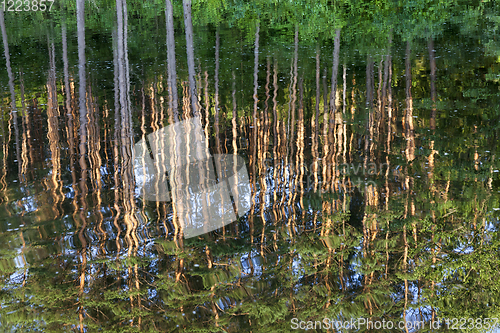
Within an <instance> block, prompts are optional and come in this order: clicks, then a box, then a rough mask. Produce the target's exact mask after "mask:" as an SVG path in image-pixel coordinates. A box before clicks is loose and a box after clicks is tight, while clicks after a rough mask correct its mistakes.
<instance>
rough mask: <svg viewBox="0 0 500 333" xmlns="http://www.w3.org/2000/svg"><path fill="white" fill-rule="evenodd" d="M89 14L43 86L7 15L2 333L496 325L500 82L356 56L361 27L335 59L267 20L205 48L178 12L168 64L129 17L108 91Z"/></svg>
mask: <svg viewBox="0 0 500 333" xmlns="http://www.w3.org/2000/svg"><path fill="white" fill-rule="evenodd" d="M83 5H84V2H83V1H77V8H76V9H77V11H76V12H77V16H76V17H77V45H76V48H75V49H74V51H75V52H74V51H72V50H73V47H72V45H71V39H70V38H69V36H70V35H71V34H72V33H73V31H72V30H70V29H73V28H70V27H71V25H69V24H68V25H67V26H68V27H66V24H65V23H63V24H61V30H58V31H59V32H53V33H54V34H55V36H54V35H50V34H49V36H50V37H49V38H48V40H47V41H48V44H47V46H48V47H45V46H44V48H43V51H40V50H39V51H37V52H40V53H43V55H44V56H45V58H44V59H47V61H46V63H45V64H44V66H45V67H46V68H47V69H48V70H44V72H43V75H47V77H46V78H45V77H44V78H43V82H42V83H40V84H39V83H32V82H30V80H28V79H27V77H29V75H31V74H30V73H29V72H28V71H27V70H26V68H28V67H26V68H25V69H24V70H22V69H19V70H18V69H17V67H16V66H18V65H17V64H15V63H14V61H12V63H11V57H14V56H13V53H12V54H11V53H10V52H11V51H9V44H8V43H7V31H8V30H6V27H5V22H4V16H3V15H4V14H3V12H0V26H1V29H2V37H3V41H4V55H5V58H6V68H7V74H6V75H7V78H8V80H5V82H6V84H8V86H9V91H8V94H7V95H6V98H4V99H3V101H2V103H3V104H2V105H3V106H4V108H5V110H8V111H7V112H5V115H8V117H4V119H2V124H1V125H2V126H1V133H0V134H1V144H2V150H1V155H2V167H1V170H0V172H1V175H0V184H1V185H0V193H1V196H0V198H1V200H0V214H1V217H2V219H1V221H0V238H1V240H2V241H1V244H2V247H1V249H0V250H1V253H2V257H1V259H0V285H1V292H0V299H1V301H0V306H1V308H0V316H1V322H0V323H1V326H2V328H4V327H5V330H9V329H11V328H12V329H11V330H19V331H29V330H30V329H31V330H35V329H38V330H46V331H50V330H52V331H63V330H68V331H69V330H73V331H75V330H76V331H80V332H93V331H96V330H99V329H105V330H110V331H125V330H130V331H148V330H151V331H176V330H177V331H182V330H186V331H195V330H200V331H202V330H203V329H206V328H207V327H209V328H215V331H218V330H223V331H227V332H240V331H255V332H258V331H263V330H264V329H268V330H272V331H279V330H281V331H288V330H289V327H290V321H291V319H292V318H299V319H300V320H322V319H323V318H331V319H339V320H350V319H351V318H359V317H365V318H370V319H371V320H381V319H384V320H392V321H394V322H397V321H405V322H414V321H416V320H423V321H425V322H426V323H427V324H429V323H431V322H434V323H436V322H438V318H443V317H446V316H448V317H458V315H459V314H460V315H461V316H463V313H466V314H467V316H470V317H477V318H479V317H491V318H495V317H496V316H498V312H499V311H498V305H497V303H498V302H497V300H498V297H500V294H499V293H498V288H497V286H496V282H495V279H492V276H491V274H490V273H489V272H490V271H491V272H495V270H496V268H497V267H498V264H499V260H498V248H499V244H498V240H497V238H498V237H497V227H498V225H497V224H498V216H497V215H496V213H495V212H496V211H497V210H498V203H499V200H498V193H497V192H498V172H497V171H498V160H497V159H496V158H495V155H496V139H495V138H496V136H497V129H496V127H494V125H491V120H488V119H487V118H481V117H482V116H481V117H478V116H477V115H476V114H475V113H470V111H468V109H470V108H474V112H476V113H478V114H479V112H482V113H481V115H483V114H484V117H491V114H490V113H488V112H489V111H488V110H490V109H494V107H496V105H497V104H496V103H497V102H499V101H498V96H497V95H498V94H497V92H498V84H497V83H492V82H490V83H485V80H483V78H482V76H481V75H482V74H481V75H479V74H478V76H477V77H478V78H477V79H474V80H476V81H474V80H467V78H468V75H469V74H467V73H469V72H470V71H472V72H473V71H474V70H477V71H479V72H480V73H482V72H481V71H480V69H478V68H476V67H474V66H476V65H471V63H470V62H467V61H463V62H460V64H459V65H457V64H456V63H454V61H455V58H454V56H453V55H447V53H448V52H446V51H444V50H445V49H446V48H449V49H450V50H453V48H457V45H456V44H454V42H453V40H449V39H448V37H446V36H439V35H432V36H427V35H425V38H424V39H422V40H420V39H416V38H413V39H410V38H408V39H401V38H400V37H401V36H398V35H397V34H396V32H395V31H393V30H392V29H391V30H390V31H387V32H386V33H385V32H384V34H383V36H382V37H381V38H380V40H381V42H380V45H378V46H377V47H375V46H372V47H371V48H369V49H364V51H362V52H361V51H359V50H358V48H357V47H358V46H359V45H355V46H356V47H355V48H356V50H355V51H353V49H352V48H353V45H351V43H354V42H350V41H349V40H348V39H347V38H346V37H344V36H347V34H349V29H348V27H342V29H341V28H338V29H335V30H334V31H333V32H332V34H333V38H332V43H331V45H329V44H328V43H325V42H324V41H322V40H320V39H318V40H317V41H316V40H315V41H314V42H312V43H311V41H310V40H308V39H307V38H304V35H303V31H302V29H303V26H301V25H298V24H297V25H293V27H292V28H291V30H290V31H288V35H283V38H284V39H285V41H282V40H278V41H276V40H273V41H272V42H270V37H269V36H270V34H269V29H268V27H267V26H266V24H265V21H263V20H261V19H255V20H253V21H251V22H250V23H248V27H249V28H248V31H249V33H247V32H245V33H242V32H235V30H234V29H228V28H227V27H226V26H225V25H223V24H221V23H219V22H218V21H217V22H216V24H214V26H213V29H212V28H210V29H207V30H203V31H198V30H196V28H195V29H193V26H192V24H193V21H194V22H196V18H197V16H196V15H199V13H198V12H197V11H196V10H198V9H196V10H195V8H194V7H193V8H191V2H190V1H183V14H184V22H183V23H184V24H182V20H179V22H175V21H174V14H175V11H174V9H173V6H172V3H171V1H170V0H167V1H166V12H165V18H166V25H165V26H164V27H166V28H163V29H165V39H163V37H162V39H161V40H162V42H161V43H162V45H165V44H164V43H165V40H166V48H167V49H166V50H165V51H166V52H165V57H164V59H163V58H162V59H163V60H164V61H166V62H165V63H164V64H163V63H162V64H142V63H141V61H142V60H138V59H140V57H139V58H137V54H136V52H137V50H135V48H136V45H137V44H135V43H136V42H137V41H136V40H135V39H134V38H135V37H132V36H130V37H129V36H128V32H129V31H132V30H129V29H131V28H130V27H129V22H128V20H129V18H130V20H132V19H133V16H134V15H135V10H136V9H135V7H134V15H132V14H130V17H129V15H128V10H129V7H127V1H125V0H117V1H116V13H117V16H116V25H115V26H114V28H113V29H112V32H111V33H109V34H110V35H111V39H112V45H107V44H105V47H106V48H107V49H106V50H108V51H110V52H111V51H112V55H111V53H110V56H109V59H107V60H106V61H103V62H105V66H106V67H108V66H110V64H111V61H112V62H113V66H112V68H113V69H112V70H113V72H112V73H111V69H109V70H107V72H106V71H103V73H100V72H98V71H97V70H96V71H94V66H95V68H97V67H98V64H99V59H95V55H93V53H92V52H89V51H90V50H92V51H93V50H95V48H97V46H96V44H94V43H95V41H94V40H93V39H91V38H89V34H88V31H87V35H86V29H85V23H86V22H85V21H84V17H85V13H84V7H83ZM129 5H130V6H132V5H131V4H130V2H129ZM130 8H132V7H130ZM191 10H193V12H191ZM130 13H132V9H130ZM162 15H163V14H162ZM176 19H177V18H176ZM179 25H180V26H184V27H185V30H184V31H179V33H178V34H177V35H175V34H174V28H176V27H178V26H179ZM67 30H68V31H67ZM87 30H88V29H87ZM70 31H71V33H70ZM197 33H199V35H197ZM58 34H61V36H59V35H58ZM106 34H108V33H107V32H106ZM203 34H205V35H204V36H205V37H204V38H206V39H207V40H203V41H197V38H198V37H197V36H202V35H203ZM45 36H46V35H45ZM234 36H237V38H236V37H234ZM59 37H60V39H58V38H59ZM109 37H110V36H107V38H109ZM174 37H175V38H174ZM45 38H46V37H44V39H45ZM184 38H185V40H186V43H187V44H186V46H185V47H186V52H187V56H186V57H179V55H180V54H183V52H184V51H183V47H184V46H183V44H177V45H176V42H179V40H183V39H184ZM200 38H201V37H200ZM245 38H246V39H245ZM235 40H236V41H235ZM106 43H107V42H106ZM144 43H146V44H147V45H150V44H149V43H150V41H144ZM151 43H152V42H151ZM474 43H475V42H474ZM68 44H69V45H68ZM44 45H46V44H45V40H44ZM129 45H130V49H129ZM132 45H133V46H132ZM59 48H61V50H59ZM176 49H177V52H178V53H177V54H176V53H175V51H176ZM207 50H208V51H207ZM86 51H87V52H86ZM450 52H451V51H450ZM58 55H59V56H58ZM58 57H62V61H61V63H60V61H59V60H58V59H59V58H58ZM427 57H428V58H427ZM477 60H478V61H480V62H481V65H477V66H487V65H488V66H489V65H490V64H491V63H495V61H496V60H491V59H489V58H487V57H478V59H477ZM460 61H462V60H460ZM129 62H130V63H129ZM195 64H196V66H195ZM76 65H77V66H76ZM73 66H74V67H73ZM141 66H142V67H141ZM446 66H448V67H449V68H452V69H453V71H454V72H453V75H452V76H448V74H442V73H441V71H438V68H439V69H441V68H445V67H446ZM461 66H463V68H462V67H461ZM59 67H61V68H59ZM164 71H166V74H167V75H166V79H165V75H164V74H163V73H164ZM330 71H331V77H330V76H329V73H330ZM450 71H451V69H450ZM14 72H16V73H17V72H19V82H16V79H15V77H14ZM105 72H106V73H105ZM111 75H113V78H112V79H110V77H111ZM450 75H451V74H450ZM76 76H77V80H75V77H76ZM108 76H109V77H108ZM474 77H476V76H474ZM450 78H451V79H450ZM450 80H451V81H450ZM75 81H76V84H78V91H75V89H76V87H75ZM458 81H461V82H465V83H467V84H469V83H468V82H469V81H474V82H472V83H470V84H471V85H474V84H477V87H476V86H471V87H468V86H467V87H468V88H467V87H465V88H467V89H472V90H471V91H472V92H469V93H468V94H470V95H471V96H472V97H473V98H476V99H473V98H472V97H470V98H469V97H467V98H465V97H464V96H465V95H463V94H462V90H460V89H462V88H463V89H465V88H464V87H460V89H458V88H457V89H455V84H458V83H457V82H458ZM465 83H463V84H465ZM17 84H19V86H17ZM163 87H165V89H164V88H163ZM111 89H114V91H113V92H111ZM474 89H476V90H474ZM480 89H482V90H480ZM40 91H42V93H40ZM438 92H439V94H438ZM480 92H481V93H482V94H486V93H489V94H490V95H488V96H490V97H489V98H490V99H491V100H487V99H483V98H480V97H478V96H479V95H478V94H480ZM178 94H181V95H182V96H178ZM464 94H465V93H464ZM474 94H476V95H474ZM495 94H496V95H495ZM77 96H78V97H77ZM457 96H458V97H457ZM474 96H475V97H474ZM198 98H200V100H198ZM167 101H168V102H167ZM474 101H476V102H474ZM179 103H182V105H181V106H180V105H179ZM459 109H460V110H459ZM18 110H19V111H22V124H18V119H21V118H18V117H17V115H18V112H17V111H18ZM5 120H7V121H5ZM447 122H449V123H450V124H453V126H451V125H450V126H449V127H445V126H444V125H443V124H444V123H447ZM457 124H459V126H455V125H457ZM12 126H13V129H14V130H13V131H12ZM18 126H20V128H21V129H22V133H19V128H18ZM454 127H460V130H457V129H456V128H454ZM11 132H13V136H14V138H13V139H12V138H11V136H12V133H11ZM450 138H452V139H453V140H452V141H454V142H452V143H450V142H449V141H450ZM462 142H464V143H463V144H462ZM13 146H15V147H16V156H12V155H13V154H9V150H10V151H13ZM13 170H14V171H13ZM20 318H21V319H20ZM406 331H407V332H410V331H415V330H412V329H406Z"/></svg>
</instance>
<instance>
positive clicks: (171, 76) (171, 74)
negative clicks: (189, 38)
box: [165, 0, 179, 122]
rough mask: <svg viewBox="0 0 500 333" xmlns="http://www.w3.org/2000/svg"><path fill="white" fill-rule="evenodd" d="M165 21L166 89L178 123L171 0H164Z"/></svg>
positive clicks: (170, 106)
mask: <svg viewBox="0 0 500 333" xmlns="http://www.w3.org/2000/svg"><path fill="white" fill-rule="evenodd" d="M165 2H166V10H165V19H166V24H167V63H168V89H169V108H170V109H171V110H172V113H173V115H174V121H175V122H177V121H179V111H178V107H179V100H178V95H177V72H176V65H175V38H174V14H173V12H174V10H173V7H172V2H171V0H165Z"/></svg>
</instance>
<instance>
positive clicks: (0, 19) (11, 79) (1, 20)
mask: <svg viewBox="0 0 500 333" xmlns="http://www.w3.org/2000/svg"><path fill="white" fill-rule="evenodd" d="M0 28H1V30H2V39H3V48H4V55H5V65H6V67H7V75H8V77H9V89H10V98H11V111H10V112H11V114H12V121H13V124H14V135H15V139H16V158H17V166H18V178H19V181H21V167H22V166H21V149H20V148H21V147H20V144H19V128H18V125H17V108H16V93H15V89H14V75H13V73H12V67H11V65H10V52H9V42H8V40H7V31H6V29H5V20H4V14H3V10H1V11H0Z"/></svg>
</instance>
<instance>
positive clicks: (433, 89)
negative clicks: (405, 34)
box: [427, 37, 436, 130]
mask: <svg viewBox="0 0 500 333" xmlns="http://www.w3.org/2000/svg"><path fill="white" fill-rule="evenodd" d="M427 47H428V49H429V63H430V68H431V100H432V111H431V120H430V123H431V124H430V125H431V126H430V127H431V130H435V129H436V54H435V52H436V51H435V50H434V41H433V40H432V37H431V38H429V41H428V42H427Z"/></svg>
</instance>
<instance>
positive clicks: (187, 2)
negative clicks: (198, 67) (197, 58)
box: [182, 0, 199, 117]
mask: <svg viewBox="0 0 500 333" xmlns="http://www.w3.org/2000/svg"><path fill="white" fill-rule="evenodd" d="M182 6H183V8H184V26H185V28H186V48H187V62H188V75H189V90H190V95H191V108H192V111H193V115H194V116H195V117H198V116H199V110H198V98H197V96H196V81H195V76H196V74H195V67H194V47H193V22H192V19H191V0H182Z"/></svg>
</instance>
